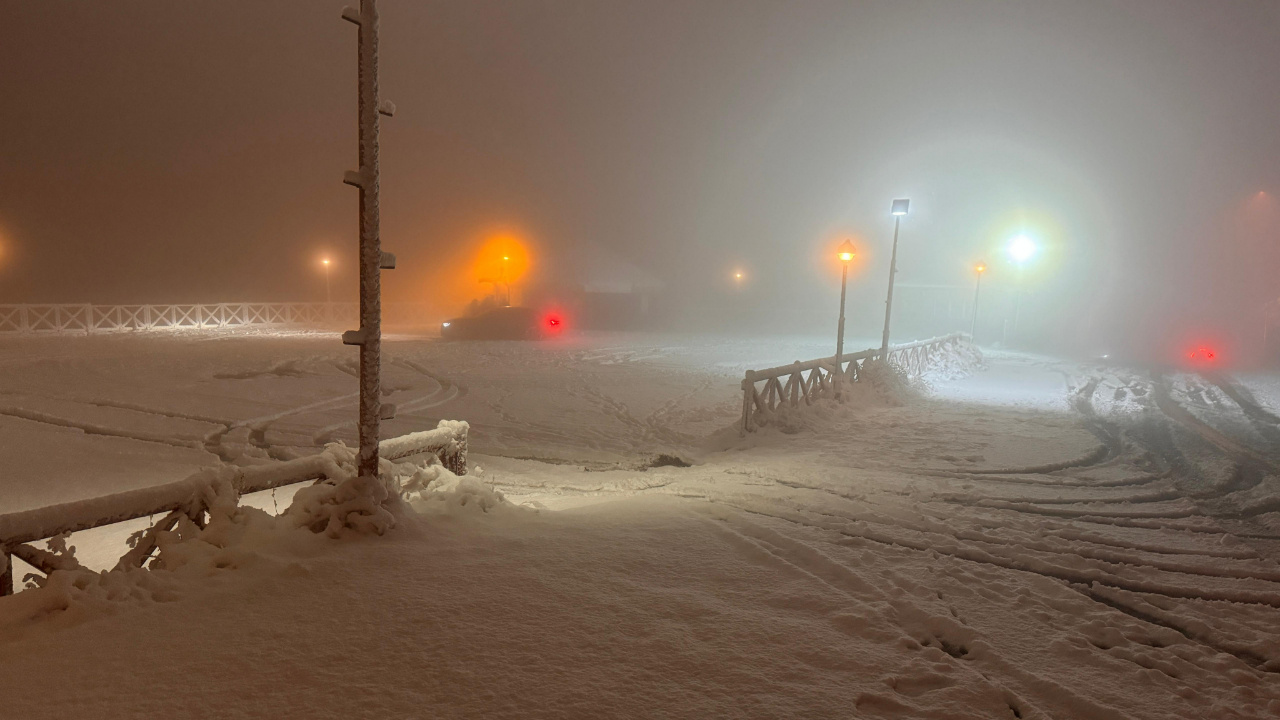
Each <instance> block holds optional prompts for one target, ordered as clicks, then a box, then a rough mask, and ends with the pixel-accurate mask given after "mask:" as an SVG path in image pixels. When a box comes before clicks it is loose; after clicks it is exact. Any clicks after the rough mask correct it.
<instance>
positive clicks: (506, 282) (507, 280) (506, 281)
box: [502, 255, 511, 307]
mask: <svg viewBox="0 0 1280 720" xmlns="http://www.w3.org/2000/svg"><path fill="white" fill-rule="evenodd" d="M510 260H511V256H510V255H503V256H502V284H503V286H504V287H506V288H507V307H511V275H510V274H509V273H508V272H507V263H508V262H509V261H510Z"/></svg>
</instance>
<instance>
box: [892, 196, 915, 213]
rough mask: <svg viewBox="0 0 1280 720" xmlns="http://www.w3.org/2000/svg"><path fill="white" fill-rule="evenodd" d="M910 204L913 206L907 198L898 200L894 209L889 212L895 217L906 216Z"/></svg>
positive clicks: (894, 202) (895, 201) (894, 203)
mask: <svg viewBox="0 0 1280 720" xmlns="http://www.w3.org/2000/svg"><path fill="white" fill-rule="evenodd" d="M910 204H911V201H910V200H908V199H907V198H898V199H897V200H894V201H893V207H892V208H891V209H890V210H889V212H890V213H891V214H893V215H906V214H907V206H908V205H910Z"/></svg>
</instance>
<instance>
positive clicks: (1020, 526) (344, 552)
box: [0, 333, 1280, 718]
mask: <svg viewBox="0 0 1280 720" xmlns="http://www.w3.org/2000/svg"><path fill="white" fill-rule="evenodd" d="M851 346H855V347H856V346H859V343H851ZM384 347H385V348H386V351H387V353H388V361H387V374H388V377H387V379H386V381H385V385H386V388H387V390H388V391H389V392H390V399H391V400H392V401H393V402H396V403H397V405H398V406H399V407H400V410H401V412H400V415H399V417H398V418H397V419H396V420H394V421H392V422H391V423H389V426H388V427H387V432H388V433H390V434H395V433H400V432H408V431H410V430H416V429H421V428H423V427H430V426H434V423H435V420H436V419H439V418H441V417H447V418H454V419H463V420H467V421H469V422H471V423H472V428H473V434H472V441H471V451H472V454H471V462H472V465H473V466H476V465H478V466H479V469H477V472H476V473H475V475H474V477H476V478H478V479H481V480H483V481H485V482H486V483H489V484H491V485H492V486H494V487H496V488H497V489H498V490H500V491H501V492H502V493H504V494H505V495H506V498H507V500H508V501H509V502H505V503H501V504H499V505H497V506H492V505H489V506H487V510H488V511H487V512H485V511H482V510H480V509H479V505H480V503H476V502H472V503H471V504H469V505H467V506H465V507H459V506H458V505H457V503H449V502H444V503H438V505H439V506H440V509H436V510H428V511H427V512H426V515H425V516H423V517H421V518H419V517H418V516H416V515H415V516H408V517H406V518H403V519H402V522H401V524H400V525H399V526H398V527H397V528H396V529H395V530H393V531H392V532H390V533H388V534H387V535H386V536H383V537H380V538H363V539H347V540H341V541H334V540H329V539H327V538H324V537H320V536H312V535H310V533H307V532H306V531H288V532H286V531H284V530H281V529H279V528H275V527H274V526H272V525H271V523H270V521H267V520H264V519H263V518H265V516H263V518H258V517H257V516H255V517H254V518H253V519H248V520H245V524H246V526H247V527H258V525H255V523H259V524H261V526H262V527H263V528H266V529H263V530H259V531H255V532H253V533H248V534H247V535H246V536H245V538H242V539H241V540H239V541H237V542H236V543H232V544H230V545H229V546H228V547H225V548H217V549H213V550H210V551H209V552H208V553H207V554H205V555H202V554H200V553H194V552H193V553H192V555H191V558H190V559H188V560H187V561H186V564H183V565H180V566H178V567H176V569H173V570H170V571H158V572H154V573H142V572H139V573H135V574H133V575H130V576H129V577H126V578H124V579H122V580H119V581H114V580H113V581H112V583H106V582H105V581H104V582H102V583H97V582H96V581H95V582H85V583H83V586H76V587H70V588H64V589H63V590H62V592H63V593H64V595H63V596H60V603H61V604H58V603H54V605H55V606H56V607H55V609H53V610H50V609H49V608H50V603H49V602H48V601H47V599H46V600H44V601H39V602H37V600H39V595H38V593H45V594H46V595H48V594H49V592H48V589H45V590H40V591H25V592H23V593H19V595H17V596H15V597H14V598H10V599H5V600H0V697H3V698H5V701H4V702H5V704H6V711H10V712H13V713H15V715H14V716H15V717H31V718H38V717H70V716H88V715H93V716H98V717H114V716H119V717H126V716H135V715H143V714H150V713H159V712H163V711H166V710H171V709H172V708H173V707H176V706H178V705H176V704H175V703H181V706H182V707H186V708H193V709H195V710H193V714H196V715H200V714H207V715H210V716H218V717H245V716H308V717H355V716H371V715H374V714H380V715H389V716H406V715H412V716H432V717H462V716H480V715H483V716H492V717H599V716H608V715H617V714H625V715H630V716H649V717H690V718H693V717H779V716H796V717H848V716H855V717H886V718H920V717H923V718H965V717H972V718H998V717H1010V718H1035V717H1053V718H1169V717H1186V718H1204V717H1212V718H1233V717H1240V718H1263V717H1275V716H1276V715H1277V714H1280V630H1277V628H1280V623H1278V622H1277V621H1278V620H1280V564H1277V562H1276V560H1277V559H1280V512H1278V511H1280V482H1278V481H1277V474H1278V470H1280V418H1277V417H1276V415H1274V414H1272V413H1273V411H1274V410H1275V408H1276V404H1275V402H1274V401H1273V400H1271V399H1269V396H1268V394H1267V391H1268V389H1269V388H1272V387H1274V386H1275V383H1273V382H1271V381H1269V380H1268V379H1267V378H1261V377H1259V378H1245V379H1243V380H1241V379H1233V378H1229V377H1202V376H1195V375H1185V374H1159V373H1154V374H1153V373H1151V372H1147V371H1141V372H1140V371H1136V370H1129V369H1124V368H1118V367H1100V366H1088V365H1080V364H1077V363H1070V362H1066V361H1062V360H1056V359H1051V358H1042V357H1032V356H1025V355H1014V354H999V353H995V354H993V353H988V355H987V359H986V363H985V366H984V367H981V368H975V371H974V372H973V373H971V374H967V375H961V374H958V373H952V376H949V377H943V376H939V375H935V376H933V377H931V378H929V382H928V387H927V388H922V389H919V390H917V391H916V392H911V393H887V394H885V393H877V392H872V391H871V390H870V389H869V388H860V389H859V391H858V392H856V393H855V396H854V398H853V399H852V401H851V402H850V403H849V404H847V405H844V406H839V407H836V406H833V405H830V404H822V405H820V406H817V407H814V408H809V409H807V410H806V411H804V412H801V413H796V414H794V415H792V416H789V417H786V418H782V419H780V421H779V422H775V423H774V424H773V425H771V426H770V427H767V428H766V429H764V430H762V431H761V432H758V433H755V434H752V435H749V436H747V437H741V436H739V434H738V433H737V432H736V430H735V429H734V424H735V422H736V420H737V413H738V411H739V409H740V407H741V396H740V391H739V390H738V382H739V380H740V378H741V377H742V372H743V370H745V369H746V368H748V367H763V366H771V365H778V364H781V363H784V362H789V361H792V360H796V359H807V358H811V357H819V356H822V355H826V354H828V353H829V350H830V349H829V348H828V347H827V342H826V340H825V339H822V338H815V339H803V338H802V339H795V338H759V339H751V340H747V339H731V338H714V339H707V338H694V337H681V336H626V335H609V336H605V335H594V336H592V335H588V336H579V337H570V338H565V339H563V340H561V341H558V342H554V343H545V344H530V343H472V344H461V343H459V344H443V343H438V342H432V341H425V340H419V339H413V338H402V339H393V340H392V341H390V342H388V343H387V344H386V345H385V346H384ZM353 361H354V354H353V353H351V352H350V351H349V350H348V349H346V348H343V347H341V346H340V345H338V344H337V340H336V338H335V337H334V336H331V335H314V334H274V335H272V334H247V333H233V334H191V335H172V336H170V335H139V336H133V337H95V338H25V339H6V340H4V341H3V343H2V344H0V371H2V375H0V377H2V378H3V379H2V380H0V438H3V442H0V463H2V465H0V467H4V468H7V470H5V471H4V472H3V473H0V510H18V509H26V508H31V507H38V506H41V505H45V504H49V503H53V502H61V501H66V500H71V499H76V498H82V497H88V496H92V495H95V494H99V493H104V492H111V491H116V490H121V489H126V488H130V487H137V486H140V485H144V484H151V483H160V482H166V481H170V480H173V479H176V478H180V477H183V476H184V475H186V474H188V473H189V472H191V471H192V470H193V469H195V468H198V467H200V466H201V465H204V464H209V463H215V462H221V461H229V462H241V463H244V462H261V461H269V459H270V458H283V457H290V456H292V455H294V454H298V453H309V452H315V451H316V450H317V449H318V447H319V446H322V445H323V444H324V443H325V442H327V441H330V440H334V439H344V440H347V441H348V442H350V438H351V434H352V426H351V424H350V423H351V420H352V418H353V417H354V402H355V401H354V394H353V393H354V392H355V389H356V386H355V380H354V378H353V377H352V373H353V371H354V368H353ZM1254 393H1257V396H1255V394H1254ZM1270 397H1273V396H1270ZM661 454H667V455H672V456H677V457H679V458H682V459H684V460H685V461H689V462H691V463H692V466H691V467H678V466H672V465H658V466H652V467H651V465H652V464H653V463H652V461H653V460H654V458H656V457H657V456H659V455H661ZM287 495H288V494H287V493H283V492H281V493H278V494H277V497H275V498H274V499H273V498H270V497H267V498H258V499H256V501H255V502H256V503H257V504H258V505H259V506H265V507H266V508H268V509H271V508H272V507H273V505H278V506H281V507H282V506H283V505H284V504H286V503H287V502H288V497H287ZM122 534H124V531H123V530H121V529H115V530H111V531H96V533H85V534H82V535H81V536H79V537H77V538H73V541H72V544H77V545H78V546H79V547H80V553H79V554H80V555H82V556H84V558H85V560H86V564H89V565H97V566H100V567H103V566H106V565H107V564H108V563H109V562H110V561H111V556H110V553H109V552H108V550H109V548H108V547H107V544H108V543H107V541H108V540H111V539H112V538H118V537H119V536H120V535H122ZM210 547H212V546H210ZM116 552H117V554H118V550H117V551H116ZM24 596H26V597H27V599H25V600H24V599H23V598H24ZM55 673H56V674H60V675H61V677H62V678H64V679H65V680H64V681H63V682H61V683H60V684H59V687H58V689H57V691H53V692H51V690H50V687H49V680H48V678H49V677H50V676H51V675H52V674H55Z"/></svg>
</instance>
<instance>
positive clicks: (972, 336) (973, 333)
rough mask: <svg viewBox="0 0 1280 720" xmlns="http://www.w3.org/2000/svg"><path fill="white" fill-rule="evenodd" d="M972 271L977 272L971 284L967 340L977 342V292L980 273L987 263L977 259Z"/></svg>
mask: <svg viewBox="0 0 1280 720" xmlns="http://www.w3.org/2000/svg"><path fill="white" fill-rule="evenodd" d="M973 271H974V272H975V273H977V275H978V280H977V282H975V283H974V285H973V323H972V324H971V325H970V326H969V340H970V341H972V342H977V339H976V338H977V337H978V293H979V292H980V291H981V290H982V273H984V272H986V271H987V264H986V263H984V262H982V261H979V262H978V264H977V265H974V266H973Z"/></svg>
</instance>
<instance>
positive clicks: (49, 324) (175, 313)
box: [0, 303, 432, 335]
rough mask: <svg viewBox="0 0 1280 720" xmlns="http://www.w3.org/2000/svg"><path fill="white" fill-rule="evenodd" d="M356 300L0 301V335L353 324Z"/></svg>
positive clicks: (415, 316) (417, 314)
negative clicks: (188, 302) (182, 302)
mask: <svg viewBox="0 0 1280 720" xmlns="http://www.w3.org/2000/svg"><path fill="white" fill-rule="evenodd" d="M382 307H383V312H384V315H385V317H384V322H387V323H390V324H400V325H425V324H429V323H430V322H431V320H432V318H431V317H430V315H429V312H428V310H427V308H426V306H424V305H418V304H414V303H386V304H384V305H383V306H382ZM359 309H360V308H359V305H357V304H356V303H214V304H211V305H90V304H85V303H75V304H68V303H62V304H50V305H0V335H4V334H19V335H31V334H51V335H65V334H81V333H83V334H86V335H91V334H95V333H110V332H123V331H128V330H177V329H202V328H204V329H208V328H234V327H286V326H291V325H296V326H306V325H312V326H315V325H329V324H333V323H348V322H355V321H356V318H357V317H358V316H359Z"/></svg>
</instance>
